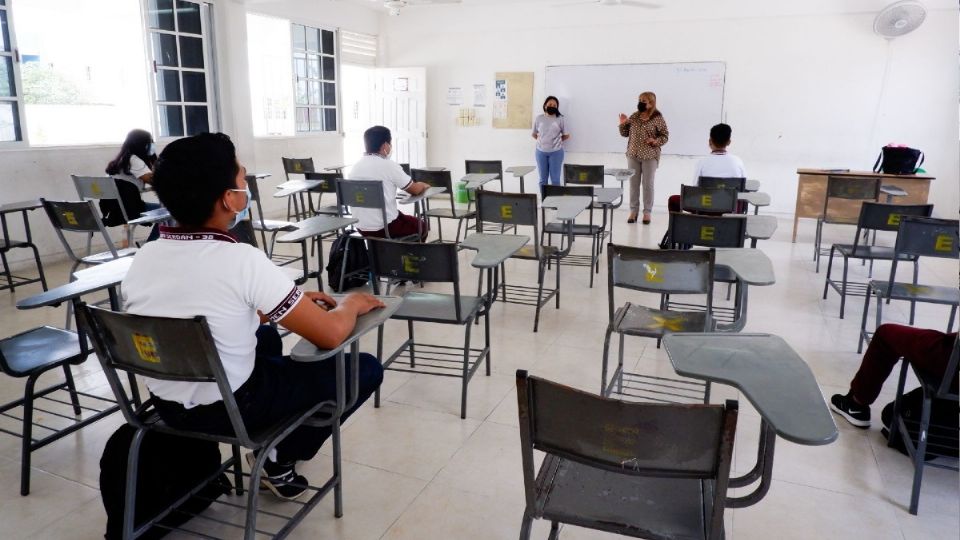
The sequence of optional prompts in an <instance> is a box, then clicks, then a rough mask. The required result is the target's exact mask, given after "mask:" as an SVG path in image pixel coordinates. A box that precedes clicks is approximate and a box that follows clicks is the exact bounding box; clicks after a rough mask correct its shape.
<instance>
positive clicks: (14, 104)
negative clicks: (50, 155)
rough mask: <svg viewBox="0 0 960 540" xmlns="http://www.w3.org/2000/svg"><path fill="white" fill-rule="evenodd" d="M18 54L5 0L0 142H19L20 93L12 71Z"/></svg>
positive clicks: (1, 10)
mask: <svg viewBox="0 0 960 540" xmlns="http://www.w3.org/2000/svg"><path fill="white" fill-rule="evenodd" d="M17 60H18V54H17V52H16V48H15V47H14V41H13V27H12V25H11V24H10V10H9V8H8V6H7V2H6V0H0V142H9V141H19V140H21V139H22V138H23V137H22V135H21V134H20V106H21V105H20V93H19V92H18V85H17V76H16V75H17V74H16V72H15V70H14V67H15V65H16V62H17Z"/></svg>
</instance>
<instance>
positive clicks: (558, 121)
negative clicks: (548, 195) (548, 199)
mask: <svg viewBox="0 0 960 540" xmlns="http://www.w3.org/2000/svg"><path fill="white" fill-rule="evenodd" d="M533 138H534V139H536V140H537V169H539V171H540V186H541V188H540V192H541V193H542V192H543V187H542V186H544V185H546V184H547V179H548V178H549V181H550V183H551V184H553V185H555V186H559V185H560V175H561V172H562V169H563V141H565V140H567V139H569V138H570V134H569V133H568V132H567V126H566V124H565V122H564V121H563V115H562V114H560V101H559V100H558V99H557V98H555V97H553V96H547V99H545V100H544V101H543V114H541V115H540V116H538V117H537V119H536V120H535V121H534V122H533Z"/></svg>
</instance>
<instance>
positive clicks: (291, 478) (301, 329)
mask: <svg viewBox="0 0 960 540" xmlns="http://www.w3.org/2000/svg"><path fill="white" fill-rule="evenodd" d="M245 173H246V170H245V169H244V168H243V167H242V166H241V165H240V164H239V163H238V162H237V157H236V150H235V148H234V146H233V143H232V142H231V141H230V139H229V138H228V137H227V136H226V135H223V134H222V133H213V134H211V133H204V134H201V135H197V136H195V137H187V138H183V139H179V140H177V141H174V142H172V143H170V145H169V146H167V147H166V148H165V149H164V151H163V153H162V154H161V156H160V158H159V160H158V161H157V164H156V168H155V173H154V177H153V184H154V187H155V189H156V190H157V195H158V196H159V197H160V200H161V201H162V202H163V204H164V205H165V206H166V207H167V209H169V210H170V213H171V214H172V215H173V217H174V218H175V219H176V220H177V223H178V224H179V225H180V226H179V227H162V228H161V234H160V239H159V240H157V241H156V242H151V243H149V244H146V245H145V246H144V247H143V248H141V249H140V250H139V251H138V252H137V254H136V257H135V258H134V261H133V263H132V265H131V266H130V271H129V272H128V274H127V276H126V278H125V279H124V280H123V283H122V286H123V289H122V290H123V296H124V304H125V306H126V310H127V311H128V312H130V313H134V314H138V315H148V316H158V317H178V318H188V317H194V316H197V315H202V316H204V317H206V319H207V323H208V324H209V326H210V333H211V334H212V335H213V340H214V341H215V343H216V348H217V352H218V354H219V355H220V360H221V361H222V362H223V368H224V372H225V373H226V375H227V379H228V381H229V384H230V388H231V389H233V392H234V396H235V397H236V400H237V405H238V406H239V407H240V414H241V415H242V417H243V421H244V423H245V424H246V426H247V429H250V430H252V431H258V430H261V429H264V428H265V427H266V426H270V425H272V424H273V423H275V422H276V421H278V420H279V419H282V418H286V417H287V416H289V415H290V414H292V413H294V412H296V411H300V410H303V409H304V408H306V407H308V406H311V405H313V404H316V403H320V402H322V401H326V400H330V399H335V397H336V380H335V363H334V362H312V363H311V362H303V363H301V362H294V361H292V360H291V359H290V358H289V357H285V356H283V353H282V344H281V342H280V336H279V334H278V333H277V330H276V329H275V328H272V327H270V326H266V325H263V323H266V322H268V321H271V322H275V323H279V324H281V325H283V326H284V327H286V328H287V329H289V330H290V331H291V332H293V333H295V334H298V335H300V336H302V337H303V338H305V339H307V340H309V341H310V342H312V343H314V344H315V345H316V346H317V347H320V348H322V349H332V348H335V347H337V346H338V345H339V344H340V343H342V342H343V340H344V339H345V338H346V337H347V336H349V335H350V333H351V332H352V331H353V328H354V326H355V324H356V321H357V317H358V316H359V315H362V314H364V313H367V312H369V311H371V310H373V309H376V308H378V307H382V305H383V304H382V303H381V302H380V301H379V300H377V299H376V298H375V297H373V296H371V295H369V294H357V293H354V294H348V295H347V296H346V297H345V298H343V299H342V300H340V302H336V301H334V300H333V299H332V298H330V297H329V296H327V295H326V294H324V293H322V292H306V293H304V292H301V291H300V290H299V289H298V288H297V286H296V285H294V283H293V281H292V280H291V279H290V278H289V277H287V276H286V275H285V274H284V273H283V272H281V271H280V269H279V268H278V267H277V266H276V265H274V264H273V263H272V262H271V261H270V259H269V258H267V257H266V255H264V253H263V251H262V250H260V249H257V248H255V247H253V246H251V245H249V244H245V243H240V242H238V241H237V240H236V239H235V238H234V237H232V236H230V234H229V233H227V231H228V230H229V229H230V228H232V226H233V225H235V223H236V222H237V221H238V218H239V217H240V216H242V215H243V214H244V213H245V212H246V210H247V208H249V206H250V190H249V187H248V186H247V182H246V180H245V179H244V175H245ZM261 325H263V326H261ZM359 366H360V368H359V371H360V373H359V374H358V377H359V383H360V384H359V392H358V397H357V402H356V405H355V406H354V407H353V409H351V410H348V411H346V412H345V413H344V415H343V418H344V419H346V418H347V417H348V416H350V414H351V413H352V412H353V411H354V410H356V409H357V407H359V406H360V405H361V404H362V403H363V402H364V401H365V400H366V399H367V398H368V397H369V396H370V394H372V393H373V392H374V390H376V389H377V387H379V386H380V383H381V381H382V380H383V368H382V367H381V366H380V362H379V361H378V360H377V359H376V358H375V357H373V356H371V355H369V354H361V355H360V361H359ZM348 369H349V368H348ZM145 382H146V385H147V388H148V389H149V390H150V393H151V394H152V395H153V396H154V398H155V406H156V409H157V412H158V413H159V415H160V416H161V418H163V420H164V421H165V422H167V423H168V424H170V425H171V426H172V427H174V428H180V429H191V430H197V431H203V432H207V433H218V434H228V433H232V427H231V425H230V420H229V418H228V416H227V411H226V408H225V407H224V405H223V400H222V399H221V396H220V392H219V389H218V387H217V384H216V383H194V382H179V381H160V380H155V379H150V378H147V379H146V381H145ZM330 434H331V430H330V428H329V427H323V428H320V427H311V426H300V427H299V428H297V429H296V430H295V431H294V432H293V433H291V434H290V435H289V436H287V437H286V438H285V439H284V440H283V441H282V442H280V444H278V445H277V447H276V452H275V455H271V456H269V457H268V458H269V459H268V460H267V461H266V462H265V464H264V471H263V474H264V478H263V481H262V484H263V486H264V487H266V488H268V489H270V490H271V491H272V492H273V493H274V494H275V495H277V496H278V497H281V498H284V499H291V500H292V499H294V498H296V497H298V496H300V495H301V494H302V493H303V492H304V491H305V490H306V489H305V488H304V487H300V486H305V485H307V480H306V478H304V477H303V476H300V475H299V474H297V472H296V470H295V468H294V466H295V464H296V462H297V461H303V460H308V459H311V458H312V457H313V456H314V455H316V453H317V451H318V450H319V449H320V446H321V445H322V444H323V442H324V441H325V440H326V439H327V437H329V436H330ZM271 453H273V452H271ZM250 458H251V456H248V458H247V459H248V460H249V461H252V460H251V459H250ZM290 482H292V484H291V483H290Z"/></svg>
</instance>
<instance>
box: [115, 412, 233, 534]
mask: <svg viewBox="0 0 960 540" xmlns="http://www.w3.org/2000/svg"><path fill="white" fill-rule="evenodd" d="M134 433H136V429H135V428H134V427H133V426H131V425H129V424H124V425H122V426H120V427H119V428H118V429H117V431H115V432H114V433H113V435H111V436H110V439H108V440H107V445H106V446H105V447H104V449H103V456H102V457H101V458H100V497H101V498H102V499H103V506H104V508H105V509H106V511H107V532H106V534H104V538H106V539H107V540H114V539H118V540H119V539H120V538H122V537H123V502H124V495H125V493H126V479H127V453H128V451H129V450H130V444H131V442H132V441H133V435H134ZM219 467H220V447H219V445H218V444H217V443H216V442H214V441H203V440H200V439H192V438H190V437H178V436H176V435H170V434H167V433H160V432H156V431H148V432H147V434H146V435H144V437H143V443H142V444H141V445H140V463H139V465H138V468H137V496H136V505H137V508H136V511H135V514H134V527H135V528H136V527H138V526H140V525H141V524H142V523H144V522H145V521H147V520H149V519H150V518H152V517H153V516H155V515H157V514H158V513H159V512H160V511H161V510H163V509H164V508H166V507H167V506H168V505H169V504H170V503H172V502H173V501H175V500H177V499H178V498H180V497H182V496H183V495H184V494H185V493H187V492H188V491H190V490H192V489H193V488H195V487H196V486H197V485H198V484H199V483H200V482H202V481H203V479H205V478H207V477H208V476H210V475H211V474H213V473H214V472H216V470H217V469H218V468H219ZM230 489H231V484H230V480H229V479H228V478H227V477H226V475H223V474H221V475H220V477H219V478H217V479H216V480H214V482H212V483H210V484H208V485H207V486H205V487H204V488H203V489H202V490H200V492H198V493H197V494H196V495H195V496H193V497H191V498H190V499H188V500H187V501H186V502H184V503H183V504H182V505H180V506H179V507H177V509H176V510H175V511H173V512H171V513H169V514H167V516H166V517H165V518H163V519H162V520H160V522H159V523H160V524H163V525H164V526H167V527H176V526H178V525H181V524H183V523H185V522H186V521H188V520H189V519H190V516H188V515H185V514H183V513H181V512H180V511H183V512H187V513H190V514H197V513H200V512H202V511H203V510H204V509H205V508H207V507H208V506H210V504H211V501H212V500H213V499H216V498H217V497H219V496H220V495H223V494H225V493H227V492H228V491H230ZM177 510H178V511H177ZM168 532H170V531H169V530H167V529H164V528H162V527H158V526H156V525H155V526H154V527H152V528H151V529H150V530H148V531H146V532H145V533H144V534H143V535H142V536H140V538H146V539H150V540H153V539H157V538H163V537H164V536H166V535H167V533H168Z"/></svg>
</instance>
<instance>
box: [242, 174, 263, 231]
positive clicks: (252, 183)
mask: <svg viewBox="0 0 960 540" xmlns="http://www.w3.org/2000/svg"><path fill="white" fill-rule="evenodd" d="M244 179H246V181H247V187H249V188H250V195H251V197H253V205H254V206H256V207H257V216H256V217H254V216H252V215H251V216H250V219H252V220H255V221H257V223H259V224H260V226H261V227H263V220H264V215H263V206H262V204H261V203H260V184H259V182H258V181H257V177H256V175H253V174H248V175H246V176H244Z"/></svg>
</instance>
